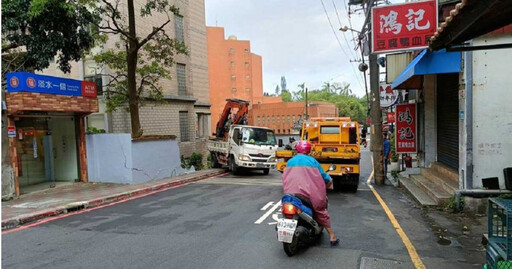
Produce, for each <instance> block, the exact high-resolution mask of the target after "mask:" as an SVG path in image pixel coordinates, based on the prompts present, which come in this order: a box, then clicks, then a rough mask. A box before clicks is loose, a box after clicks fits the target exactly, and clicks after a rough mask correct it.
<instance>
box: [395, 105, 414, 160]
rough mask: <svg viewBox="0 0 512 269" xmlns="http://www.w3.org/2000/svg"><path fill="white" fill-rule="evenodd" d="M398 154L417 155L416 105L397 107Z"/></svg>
mask: <svg viewBox="0 0 512 269" xmlns="http://www.w3.org/2000/svg"><path fill="white" fill-rule="evenodd" d="M395 119H396V129H395V132H396V133H395V137H396V139H395V140H396V145H395V146H396V153H416V151H417V134H416V129H417V128H416V104H403V105H396V114H395Z"/></svg>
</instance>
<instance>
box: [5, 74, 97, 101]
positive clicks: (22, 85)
mask: <svg viewBox="0 0 512 269" xmlns="http://www.w3.org/2000/svg"><path fill="white" fill-rule="evenodd" d="M7 92H8V93H12V92H36V93H49V94H58V95H71V96H84V97H91V98H94V97H96V93H97V86H96V83H94V82H89V81H81V80H75V79H68V78H59V77H52V76H44V75H37V74H32V73H27V72H12V73H7Z"/></svg>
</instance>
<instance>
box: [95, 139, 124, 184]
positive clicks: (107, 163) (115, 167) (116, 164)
mask: <svg viewBox="0 0 512 269" xmlns="http://www.w3.org/2000/svg"><path fill="white" fill-rule="evenodd" d="M85 144H86V147H87V173H88V176H89V182H112V183H131V182H132V170H131V167H132V166H131V165H132V154H131V136H130V134H94V135H86V136H85Z"/></svg>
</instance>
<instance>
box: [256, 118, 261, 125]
mask: <svg viewBox="0 0 512 269" xmlns="http://www.w3.org/2000/svg"><path fill="white" fill-rule="evenodd" d="M256 119H257V120H256V122H257V123H258V124H260V116H258V117H257V118H256Z"/></svg>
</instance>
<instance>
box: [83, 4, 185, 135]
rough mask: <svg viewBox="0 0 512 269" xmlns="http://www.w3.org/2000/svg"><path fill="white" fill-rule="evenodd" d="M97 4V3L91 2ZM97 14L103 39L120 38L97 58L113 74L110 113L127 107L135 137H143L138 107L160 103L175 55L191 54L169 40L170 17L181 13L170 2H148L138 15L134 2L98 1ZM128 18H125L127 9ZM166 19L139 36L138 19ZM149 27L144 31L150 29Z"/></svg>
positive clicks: (178, 43) (109, 99) (110, 89)
mask: <svg viewBox="0 0 512 269" xmlns="http://www.w3.org/2000/svg"><path fill="white" fill-rule="evenodd" d="M92 1H94V0H92ZM97 1H99V3H97V5H96V6H97V8H96V11H95V14H96V15H97V16H98V17H101V18H102V21H101V23H99V24H97V25H96V27H97V29H99V32H100V34H101V37H103V40H106V38H107V37H112V36H115V37H117V38H118V40H119V41H118V42H116V46H115V48H112V49H105V50H104V51H103V52H102V53H100V54H97V55H95V56H94V60H95V61H96V62H97V63H99V64H101V65H105V66H107V67H108V69H109V70H111V71H112V72H111V73H109V74H106V75H108V76H110V81H111V82H110V83H109V84H108V85H107V88H108V90H107V91H106V95H107V110H109V111H114V110H116V109H118V108H119V107H124V106H125V105H126V104H127V103H128V108H129V111H130V119H131V126H132V137H140V136H142V133H143V130H142V129H141V125H140V118H139V106H141V105H143V103H144V101H145V100H146V99H148V100H161V99H162V97H163V94H162V90H163V89H162V87H161V86H160V85H159V81H160V79H162V78H168V79H169V78H171V75H170V72H169V70H170V67H171V66H172V65H173V64H174V59H173V57H174V56H175V55H176V54H188V50H187V47H186V46H185V44H184V43H183V42H181V41H178V40H176V39H173V38H171V37H169V35H168V34H167V32H166V30H165V28H166V26H167V27H168V25H169V23H170V22H171V16H175V15H178V16H179V10H178V9H177V8H176V7H175V6H174V5H171V4H170V3H169V1H168V0H147V1H146V2H145V3H144V4H143V5H142V7H140V10H139V14H136V11H135V5H134V0H125V1H123V2H125V3H123V4H122V5H121V7H120V6H119V4H120V2H121V0H115V1H109V0H97ZM124 8H126V10H127V15H124V14H125V9H124ZM162 15H163V17H165V19H164V20H163V21H162V22H161V23H159V24H158V25H150V27H151V29H152V31H151V32H149V33H147V34H144V35H142V36H140V35H138V33H137V27H136V17H139V16H140V17H142V18H144V17H151V16H162ZM148 26H149V25H146V26H145V27H148Z"/></svg>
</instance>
